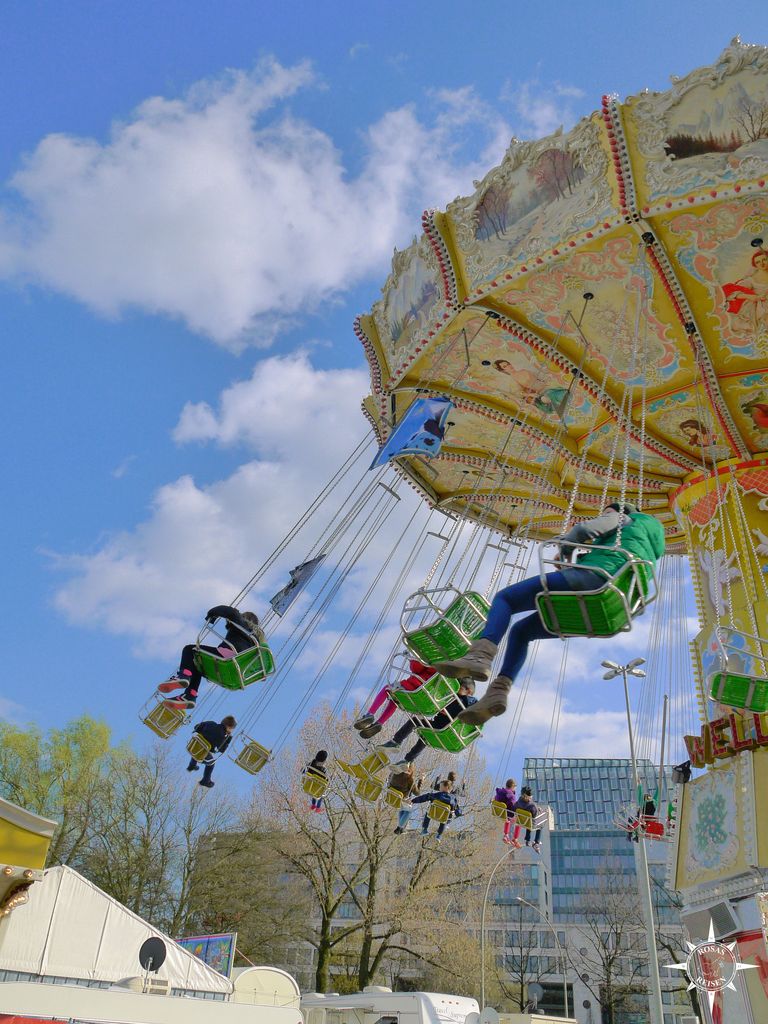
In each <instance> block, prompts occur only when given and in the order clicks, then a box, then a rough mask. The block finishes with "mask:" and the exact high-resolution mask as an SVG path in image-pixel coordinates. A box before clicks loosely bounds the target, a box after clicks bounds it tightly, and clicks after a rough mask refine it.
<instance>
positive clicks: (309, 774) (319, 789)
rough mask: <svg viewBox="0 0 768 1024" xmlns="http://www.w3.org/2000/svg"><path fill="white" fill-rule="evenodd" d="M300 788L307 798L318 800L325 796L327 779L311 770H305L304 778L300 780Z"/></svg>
mask: <svg viewBox="0 0 768 1024" xmlns="http://www.w3.org/2000/svg"><path fill="white" fill-rule="evenodd" d="M301 788H302V789H303V790H304V792H305V793H307V794H308V795H309V796H311V797H314V798H315V799H316V800H318V799H319V798H320V797H321V796H324V795H325V791H326V790H327V789H328V777H327V776H326V775H321V774H320V773H319V772H315V771H313V770H312V769H311V768H306V769H305V771H304V778H303V779H302V780H301Z"/></svg>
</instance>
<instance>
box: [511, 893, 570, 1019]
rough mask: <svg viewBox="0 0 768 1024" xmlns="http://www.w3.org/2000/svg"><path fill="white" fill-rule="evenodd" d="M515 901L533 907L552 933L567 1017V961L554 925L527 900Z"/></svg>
mask: <svg viewBox="0 0 768 1024" xmlns="http://www.w3.org/2000/svg"><path fill="white" fill-rule="evenodd" d="M516 899H517V900H518V901H519V902H520V903H525V905H526V906H527V907H533V909H534V910H535V911H536V913H537V914H538V915H539V917H540V918H541V920H542V921H543V922H544V924H545V925H546V926H547V928H549V930H550V931H551V932H552V934H553V935H554V937H555V945H556V946H557V951H558V954H559V956H558V960H561V961H562V964H563V1004H564V1006H565V1016H566V1017H567V1016H568V978H567V976H566V973H565V972H566V969H567V961H566V959H565V950H564V949H563V947H562V946H561V945H560V940H559V939H558V937H557V932H556V931H555V928H554V925H553V924H552V922H551V921H550V920H549V918H548V917H545V916H544V914H542V912H541V910H539V908H538V907H537V906H536V905H535V904H534V903H531V902H529V901H528V900H524V899H523V897H522V896H517V897H516ZM520 931H522V928H521V929H520Z"/></svg>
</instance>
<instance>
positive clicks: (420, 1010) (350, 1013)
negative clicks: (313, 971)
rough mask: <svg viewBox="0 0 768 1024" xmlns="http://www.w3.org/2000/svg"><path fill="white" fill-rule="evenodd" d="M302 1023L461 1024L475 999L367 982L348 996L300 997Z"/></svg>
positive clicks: (475, 1009)
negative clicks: (409, 990)
mask: <svg viewBox="0 0 768 1024" xmlns="http://www.w3.org/2000/svg"><path fill="white" fill-rule="evenodd" d="M301 1009H302V1010H303V1012H304V1016H305V1018H306V1024H465V1021H466V1020H467V1017H468V1016H469V1014H471V1013H475V1014H476V1013H477V1012H478V1010H479V1007H478V1004H477V1000H476V999H467V998H466V997H465V996H450V995H443V994H441V993H438V992H393V991H392V989H390V988H384V987H383V986H380V985H370V986H368V987H367V988H364V989H363V991H362V992H355V993H353V994H352V995H348V996H339V995H335V994H333V995H321V994H320V993H317V992H313V993H312V994H310V995H303V996H302V997H301Z"/></svg>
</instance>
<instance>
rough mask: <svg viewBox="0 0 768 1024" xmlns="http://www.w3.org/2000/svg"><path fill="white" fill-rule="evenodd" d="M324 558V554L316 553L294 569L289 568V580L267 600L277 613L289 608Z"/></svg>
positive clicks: (279, 613)
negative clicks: (316, 554) (315, 555)
mask: <svg viewBox="0 0 768 1024" xmlns="http://www.w3.org/2000/svg"><path fill="white" fill-rule="evenodd" d="M324 558H325V555H318V556H317V558H310V559H309V561H308V562H302V563H301V565H297V566H296V568H295V569H291V574H290V575H291V582H290V583H288V584H286V586H284V587H283V589H282V590H278V592H277V593H276V594H275V596H274V597H273V598H271V600H270V602H269V603H270V604H271V605H272V608H273V610H274V611H275V613H276V614H277V615H282V614H283V613H284V612H285V611H287V610H288V608H290V606H291V605H292V604H293V602H294V601H295V599H296V598H297V597H298V595H299V594H300V593H301V591H302V590H303V589H304V587H305V586H306V585H307V583H309V581H310V580H311V579H312V577H313V576H314V575H315V572H316V571H317V569H318V568H319V566H320V563H321V562H322V561H323V559H324Z"/></svg>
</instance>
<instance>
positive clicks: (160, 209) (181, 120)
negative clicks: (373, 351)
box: [0, 60, 509, 347]
mask: <svg viewBox="0 0 768 1024" xmlns="http://www.w3.org/2000/svg"><path fill="white" fill-rule="evenodd" d="M317 86H318V83H317V81H316V79H315V77H314V75H313V72H312V70H311V68H310V67H309V66H308V65H307V64H298V65H296V66H294V67H291V68H286V67H282V66H281V65H280V64H278V63H277V62H276V61H274V60H268V61H264V62H262V63H261V64H260V65H259V66H258V67H257V68H256V70H255V71H254V72H253V73H251V74H246V73H243V72H232V73H229V74H227V75H226V76H223V77H221V78H220V79H218V80H215V81H211V82H203V83H200V84H198V85H197V86H195V87H194V88H193V89H191V90H190V91H189V92H188V93H187V95H185V96H183V97H182V98H180V99H165V98H161V97H154V98H152V99H148V100H147V101H146V102H144V103H143V104H141V106H139V107H138V108H137V110H136V111H135V112H134V113H133V115H132V116H131V117H130V119H128V120H127V121H125V122H121V123H116V124H114V125H113V128H112V133H111V136H110V138H109V140H108V141H106V142H104V143H101V142H99V141H97V140H94V139H84V138H76V137H73V136H68V135H64V134H57V135H49V136H47V137H46V138H45V139H43V140H42V141H41V142H40V143H39V145H38V146H37V148H36V149H35V150H34V151H33V152H32V153H31V154H30V155H29V156H28V157H27V159H26V161H25V163H24V166H23V167H22V168H21V169H20V170H19V171H18V172H17V173H16V174H15V175H14V177H13V178H12V180H11V183H10V184H11V186H12V187H13V188H14V189H15V190H16V193H17V195H18V199H19V200H20V201H19V202H17V203H15V204H14V205H13V207H9V209H8V210H6V211H5V212H3V211H2V210H0V273H2V274H3V275H4V276H6V277H11V278H14V279H22V280H24V279H26V280H32V281H37V282H39V283H41V284H44V285H46V286H49V287H52V288H54V289H56V290H57V291H60V292H63V293H65V294H67V295H71V296H73V297H75V298H76V299H78V300H80V301H81V302H84V303H85V304H87V305H88V306H90V307H91V308H92V309H94V310H96V311H97V312H98V313H100V314H103V315H106V316H116V315H118V314H120V313H121V312H122V311H124V310H125V309H127V308H131V307H135V308H140V309H142V310H145V311H148V312H150V313H158V314H164V315H167V316H171V317H176V318H180V319H181V320H183V321H184V322H185V323H186V324H187V325H188V326H189V327H190V328H191V329H192V330H194V331H197V332H200V333H203V334H207V335H209V336H210V337H212V338H213V339H215V340H216V341H218V342H220V343H222V344H226V345H229V346H231V347H238V346H240V345H242V344H243V343H245V342H251V343H255V344H262V345H263V344H268V343H269V342H270V341H271V339H272V337H273V335H274V333H275V331H276V330H278V329H279V328H280V326H281V324H283V323H284V322H285V321H286V318H290V317H291V316H292V315H294V314H298V313H299V312H302V313H303V312H306V311H307V310H308V309H311V308H313V307H314V306H316V305H317V304H318V303H319V302H321V301H322V302H326V303H327V302H328V301H329V300H332V299H333V298H334V296H337V295H338V294H340V293H341V292H343V291H344V290H345V289H346V288H347V287H349V286H350V285H351V284H354V283H355V282H357V281H359V280H360V279H361V278H363V277H365V276H366V275H370V274H374V275H378V276H380V275H381V274H382V273H384V272H385V271H386V266H387V263H388V261H389V258H390V256H391V253H392V249H393V247H394V246H395V245H396V244H399V245H401V246H402V245H403V244H404V243H407V242H408V241H409V240H410V237H411V236H412V234H413V229H414V226H415V225H417V224H418V217H419V215H420V213H421V210H422V209H423V208H424V206H427V205H429V206H432V205H437V204H444V203H446V202H447V201H449V200H450V199H452V198H453V196H454V195H455V194H456V193H458V192H460V191H467V190H468V189H469V188H470V187H471V181H472V179H473V177H476V176H480V175H481V174H482V173H483V172H484V171H485V169H486V168H487V163H488V159H487V158H488V150H486V151H485V152H483V153H482V154H481V157H480V159H478V158H477V156H476V155H475V154H477V151H478V145H477V137H476V138H475V144H474V145H473V147H472V153H473V157H472V158H469V157H467V156H465V155H462V152H461V145H460V143H461V138H460V139H459V140H458V142H457V139H456V138H455V134H456V133H457V132H458V133H459V135H460V136H462V135H465V134H466V133H467V132H469V131H470V130H472V129H474V130H475V131H477V132H479V136H480V137H481V138H482V139H485V140H486V141H487V143H488V145H489V146H490V147H491V151H492V152H493V157H494V159H495V160H498V159H499V157H500V156H501V151H502V150H501V149H500V148H499V143H500V140H502V139H504V143H506V140H507V139H508V137H509V133H508V130H507V129H506V128H505V127H504V126H503V125H502V124H501V119H500V117H499V116H498V115H494V114H492V113H491V112H490V111H489V109H488V108H487V107H485V106H484V105H483V104H481V103H480V102H479V101H478V100H477V98H476V97H475V96H474V94H473V93H472V91H471V90H467V89H465V90H459V91H457V92H453V93H451V92H443V93H440V94H436V95H435V97H433V102H434V104H435V112H434V118H433V123H432V124H426V123H423V122H422V121H420V120H419V118H418V117H417V115H416V112H415V110H414V109H413V108H412V107H410V106H407V107H402V108H400V109H398V110H393V111H390V112H388V113H386V114H385V115H384V116H383V117H382V118H381V119H380V120H379V121H377V122H376V123H375V124H373V125H371V126H370V127H369V128H368V129H367V130H366V131H364V132H363V133H361V136H360V150H361V152H362V154H363V157H362V162H361V163H362V166H361V169H360V172H359V174H358V175H357V176H356V177H352V176H350V175H349V174H348V172H347V169H346V167H345V164H344V160H343V157H342V154H341V153H340V152H339V151H338V149H337V148H336V146H335V145H334V142H333V140H332V139H331V138H330V137H329V136H328V135H327V134H325V133H323V132H321V131H319V130H318V129H316V128H315V127H313V126H312V125H311V124H309V123H308V122H307V121H305V120H301V119H300V118H297V117H295V116H293V114H292V113H291V111H290V109H289V108H288V106H287V101H288V100H289V99H290V98H291V97H292V96H293V95H294V94H295V93H296V92H297V91H299V90H301V89H307V88H311V87H317ZM502 149H503V147H502Z"/></svg>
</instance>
